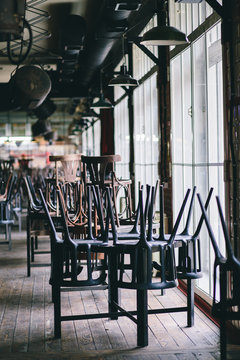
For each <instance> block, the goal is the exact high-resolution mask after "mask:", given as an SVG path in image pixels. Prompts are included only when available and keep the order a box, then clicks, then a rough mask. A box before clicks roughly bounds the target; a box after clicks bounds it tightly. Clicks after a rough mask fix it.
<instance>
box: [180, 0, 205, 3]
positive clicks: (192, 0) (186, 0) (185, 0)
mask: <svg viewBox="0 0 240 360" xmlns="http://www.w3.org/2000/svg"><path fill="white" fill-rule="evenodd" d="M175 2H178V3H183V4H199V3H201V2H202V0H175Z"/></svg>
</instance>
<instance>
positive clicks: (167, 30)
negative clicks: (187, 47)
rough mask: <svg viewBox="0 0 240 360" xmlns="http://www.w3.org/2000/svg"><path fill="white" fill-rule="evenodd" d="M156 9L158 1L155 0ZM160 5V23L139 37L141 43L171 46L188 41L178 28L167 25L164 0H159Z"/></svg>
mask: <svg viewBox="0 0 240 360" xmlns="http://www.w3.org/2000/svg"><path fill="white" fill-rule="evenodd" d="M156 3H157V6H156V8H157V9H158V8H159V6H158V1H156ZM160 3H161V5H160V6H161V7H160V10H158V11H157V12H159V15H160V19H161V20H160V22H161V24H160V25H158V26H155V27H154V28H152V29H150V30H148V31H147V32H146V33H145V34H144V35H143V37H142V39H141V44H142V45H145V46H150V45H153V46H171V45H181V44H187V43H189V40H188V38H187V36H186V35H185V34H184V33H183V32H182V31H180V30H178V29H176V28H175V27H173V26H169V24H168V22H169V21H168V19H167V11H166V9H165V8H164V7H165V4H164V3H165V1H164V0H161V1H160Z"/></svg>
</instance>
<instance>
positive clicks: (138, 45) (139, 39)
mask: <svg viewBox="0 0 240 360" xmlns="http://www.w3.org/2000/svg"><path fill="white" fill-rule="evenodd" d="M141 39H142V38H141V37H137V38H134V39H133V40H132V41H133V42H134V44H135V45H137V47H139V49H141V50H142V51H143V52H144V54H146V55H147V56H148V57H149V58H150V59H151V60H152V61H153V62H154V63H155V64H156V65H158V66H160V61H159V59H158V58H157V57H156V56H155V55H154V54H153V53H152V52H151V51H150V50H149V49H148V48H147V47H146V46H144V45H142V44H141Z"/></svg>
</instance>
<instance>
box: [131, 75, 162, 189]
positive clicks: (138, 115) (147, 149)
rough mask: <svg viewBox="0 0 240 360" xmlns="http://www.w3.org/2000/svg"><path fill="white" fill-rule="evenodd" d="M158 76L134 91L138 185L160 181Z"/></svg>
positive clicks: (154, 76)
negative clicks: (139, 183)
mask: <svg viewBox="0 0 240 360" xmlns="http://www.w3.org/2000/svg"><path fill="white" fill-rule="evenodd" d="M156 84H157V75H156V73H155V74H153V75H152V76H151V77H150V78H148V79H147V80H146V81H144V83H143V84H141V85H140V86H139V87H138V88H137V89H136V90H135V91H134V151H135V181H136V184H137V183H138V181H139V182H141V183H142V184H150V185H155V183H156V180H157V179H158V155H159V135H158V110H157V109H158V108H157V86H156Z"/></svg>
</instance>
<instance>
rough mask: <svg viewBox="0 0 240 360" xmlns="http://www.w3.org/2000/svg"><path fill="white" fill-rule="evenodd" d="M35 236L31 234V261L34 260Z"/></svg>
mask: <svg viewBox="0 0 240 360" xmlns="http://www.w3.org/2000/svg"><path fill="white" fill-rule="evenodd" d="M33 242H34V237H33V236H31V261H32V262H34V243H33Z"/></svg>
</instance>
